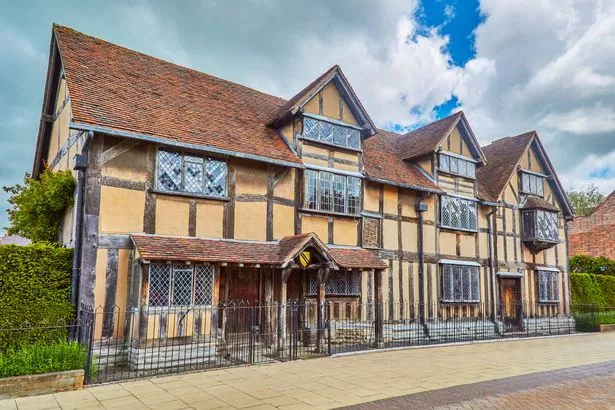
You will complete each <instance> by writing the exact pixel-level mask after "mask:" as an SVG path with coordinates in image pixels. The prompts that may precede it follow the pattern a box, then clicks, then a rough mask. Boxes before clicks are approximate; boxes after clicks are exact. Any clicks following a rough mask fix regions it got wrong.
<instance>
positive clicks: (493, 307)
mask: <svg viewBox="0 0 615 410" xmlns="http://www.w3.org/2000/svg"><path fill="white" fill-rule="evenodd" d="M497 210H498V209H497V207H495V206H494V207H493V210H492V211H491V212H489V213H488V214H487V224H488V229H487V231H488V235H489V240H488V241H487V242H488V243H489V277H490V279H491V280H490V281H489V282H490V283H489V285H490V289H489V290H490V292H491V320H492V321H493V323H495V320H496V300H495V297H496V295H495V266H494V260H493V221H492V219H491V217H492V215H493V214H494V213H496V211H497Z"/></svg>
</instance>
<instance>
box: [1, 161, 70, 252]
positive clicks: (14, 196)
mask: <svg viewBox="0 0 615 410" xmlns="http://www.w3.org/2000/svg"><path fill="white" fill-rule="evenodd" d="M75 185H76V182H75V178H74V177H73V175H72V174H71V172H70V171H68V170H66V171H52V170H50V169H45V171H44V172H43V173H42V174H41V176H40V179H34V178H31V177H30V176H29V175H26V176H25V178H24V183H23V185H22V184H17V185H13V186H5V187H3V189H4V191H5V192H7V193H9V194H10V198H9V200H8V202H9V204H11V207H12V208H11V209H9V210H8V214H9V221H10V223H11V226H10V227H8V228H7V233H8V234H9V235H20V236H24V237H26V238H28V239H30V240H32V241H33V242H55V241H56V240H57V237H58V232H59V229H60V224H61V222H62V219H63V217H64V212H65V211H66V209H67V208H68V207H70V206H72V205H73V193H74V191H75Z"/></svg>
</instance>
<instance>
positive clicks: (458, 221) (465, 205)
mask: <svg viewBox="0 0 615 410" xmlns="http://www.w3.org/2000/svg"><path fill="white" fill-rule="evenodd" d="M441 198H442V199H441V202H440V205H441V206H440V208H441V209H440V224H441V226H442V227H445V228H452V229H463V230H469V231H476V230H477V229H478V217H477V210H476V202H475V201H471V200H468V199H462V198H458V197H454V196H447V195H443V196H442V197H441Z"/></svg>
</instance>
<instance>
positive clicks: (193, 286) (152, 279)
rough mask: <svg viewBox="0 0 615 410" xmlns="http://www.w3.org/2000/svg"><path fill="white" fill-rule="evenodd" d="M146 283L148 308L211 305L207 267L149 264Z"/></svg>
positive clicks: (210, 276) (209, 269)
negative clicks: (147, 283)
mask: <svg viewBox="0 0 615 410" xmlns="http://www.w3.org/2000/svg"><path fill="white" fill-rule="evenodd" d="M148 282H149V289H148V306H152V307H162V306H190V305H211V304H212V303H213V289H214V268H213V266H210V265H198V266H191V265H185V264H174V265H170V264H165V263H152V264H151V265H150V267H149V281H148Z"/></svg>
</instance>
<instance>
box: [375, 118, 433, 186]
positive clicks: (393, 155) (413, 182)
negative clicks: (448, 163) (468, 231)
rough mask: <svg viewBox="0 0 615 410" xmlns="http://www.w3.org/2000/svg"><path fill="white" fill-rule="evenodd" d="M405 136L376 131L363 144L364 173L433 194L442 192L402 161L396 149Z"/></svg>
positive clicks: (413, 167) (411, 165)
mask: <svg viewBox="0 0 615 410" xmlns="http://www.w3.org/2000/svg"><path fill="white" fill-rule="evenodd" d="M404 139H405V136H403V135H399V134H396V133H394V132H389V131H384V130H378V132H377V133H376V134H375V135H374V136H372V137H369V138H367V139H366V140H365V141H364V142H363V163H364V166H365V173H366V174H367V175H368V176H369V177H371V178H376V179H381V180H387V181H391V182H393V183H396V184H399V185H405V186H410V187H418V188H421V189H428V190H432V191H435V192H442V190H441V189H440V188H439V187H438V186H437V185H435V184H434V183H433V182H432V181H430V180H429V179H428V178H427V177H426V176H425V175H423V174H422V173H421V172H420V171H419V170H418V169H417V168H416V166H415V165H414V164H412V163H410V162H408V161H404V160H403V158H402V157H401V153H400V150H399V148H398V146H399V144H400V142H401V141H402V140H404Z"/></svg>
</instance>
